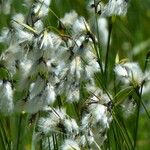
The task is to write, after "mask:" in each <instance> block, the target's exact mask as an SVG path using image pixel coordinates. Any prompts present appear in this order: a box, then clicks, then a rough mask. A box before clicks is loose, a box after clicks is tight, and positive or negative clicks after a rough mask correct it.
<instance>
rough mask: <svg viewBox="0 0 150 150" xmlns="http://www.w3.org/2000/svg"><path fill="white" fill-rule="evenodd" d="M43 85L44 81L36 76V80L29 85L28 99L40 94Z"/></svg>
mask: <svg viewBox="0 0 150 150" xmlns="http://www.w3.org/2000/svg"><path fill="white" fill-rule="evenodd" d="M44 87H45V81H44V80H43V79H42V78H40V77H38V78H37V80H36V81H35V82H33V83H32V84H31V85H30V88H29V91H30V99H31V100H32V99H33V98H34V97H35V96H37V95H38V94H40V93H41V92H42V91H43V90H44Z"/></svg>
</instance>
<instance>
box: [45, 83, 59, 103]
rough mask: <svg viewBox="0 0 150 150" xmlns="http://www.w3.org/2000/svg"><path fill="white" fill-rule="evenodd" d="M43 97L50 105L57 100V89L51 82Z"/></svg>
mask: <svg viewBox="0 0 150 150" xmlns="http://www.w3.org/2000/svg"><path fill="white" fill-rule="evenodd" d="M43 99H45V101H46V103H47V104H48V105H50V104H53V103H54V102H55V99H56V94H55V89H54V87H53V86H52V85H51V84H50V83H47V86H46V88H45V90H44V94H43Z"/></svg>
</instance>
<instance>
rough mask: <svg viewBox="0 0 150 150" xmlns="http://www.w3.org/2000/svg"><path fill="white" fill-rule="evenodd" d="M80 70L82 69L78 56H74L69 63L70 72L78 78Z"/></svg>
mask: <svg viewBox="0 0 150 150" xmlns="http://www.w3.org/2000/svg"><path fill="white" fill-rule="evenodd" d="M81 71H82V68H81V60H80V57H75V58H74V59H73V60H72V62H71V63H70V74H71V75H73V76H74V75H75V76H76V77H77V78H78V79H79V78H80V77H81V75H80V72H81Z"/></svg>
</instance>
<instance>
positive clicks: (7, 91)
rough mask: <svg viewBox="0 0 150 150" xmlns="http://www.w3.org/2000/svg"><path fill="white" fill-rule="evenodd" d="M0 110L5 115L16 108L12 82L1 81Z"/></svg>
mask: <svg viewBox="0 0 150 150" xmlns="http://www.w3.org/2000/svg"><path fill="white" fill-rule="evenodd" d="M0 97H1V98H0V111H1V112H2V113H3V114H4V115H9V114H11V113H12V112H13V110H14V103H13V90H12V86H11V83H10V82H8V81H6V82H5V83H3V81H0Z"/></svg>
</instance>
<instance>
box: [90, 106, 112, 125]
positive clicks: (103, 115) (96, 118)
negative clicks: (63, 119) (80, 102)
mask: <svg viewBox="0 0 150 150" xmlns="http://www.w3.org/2000/svg"><path fill="white" fill-rule="evenodd" d="M89 110H90V112H91V113H92V117H93V124H95V123H97V122H100V123H101V124H102V125H103V126H104V128H108V127H109V122H108V117H107V113H108V112H107V107H106V106H104V105H101V104H91V105H90V106H89Z"/></svg>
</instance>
